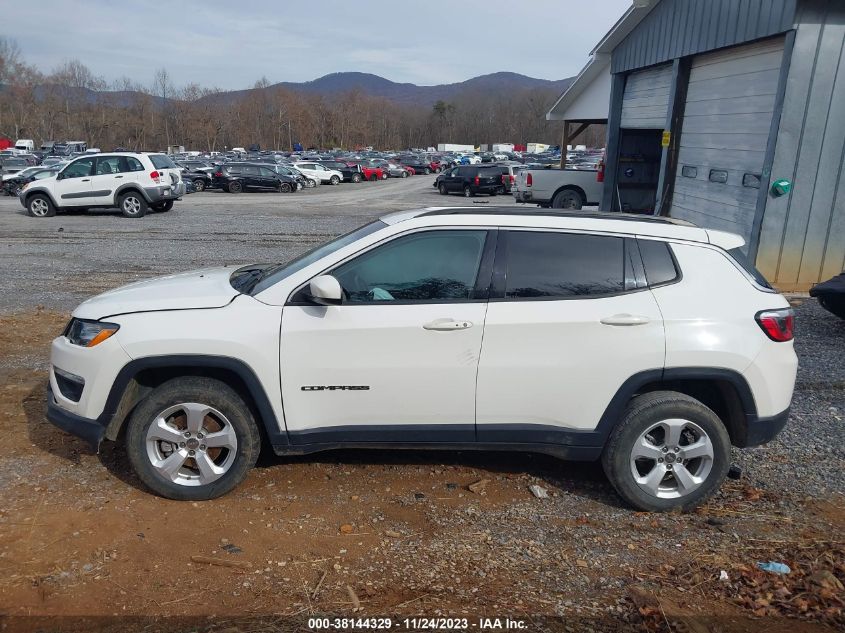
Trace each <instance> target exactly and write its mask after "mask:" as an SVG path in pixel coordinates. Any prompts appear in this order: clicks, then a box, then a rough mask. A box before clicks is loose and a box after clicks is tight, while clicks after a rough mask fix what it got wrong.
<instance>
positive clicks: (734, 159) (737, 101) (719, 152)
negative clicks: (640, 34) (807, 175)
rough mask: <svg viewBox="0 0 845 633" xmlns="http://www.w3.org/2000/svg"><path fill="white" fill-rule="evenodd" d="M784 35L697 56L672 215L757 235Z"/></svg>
mask: <svg viewBox="0 0 845 633" xmlns="http://www.w3.org/2000/svg"><path fill="white" fill-rule="evenodd" d="M782 58H783V37H778V38H775V39H769V40H765V41H763V42H758V43H755V44H750V45H746V46H736V47H733V48H730V49H726V50H723V51H717V52H715V53H708V54H706V55H699V56H697V57H696V58H694V60H693V63H692V69H691V71H690V79H689V87H688V89H687V100H686V106H685V109H684V118H683V124H682V130H681V138H680V143H679V150H678V164H677V173H676V176H675V191H674V194H673V196H672V205H671V209H670V214H671V215H672V216H673V217H676V218H682V219H685V220H689V221H691V222H694V223H696V224H698V225H700V226H705V227H708V228H714V229H722V230H725V231H731V232H733V233H739V234H740V235H742V236H743V237H745V240H746V242H747V241H748V239H749V237H750V235H751V226H752V224H753V221H754V210H755V207H756V205H757V194H758V192H759V189H760V187H761V186H763V187H765V186H766V184H765V183H766V181H767V179H766V178H762V171H763V161H764V156H765V154H766V144H767V143H768V140H769V127H770V125H771V121H772V111H773V109H774V104H775V95H776V93H777V88H778V78H779V75H780V67H781V63H782Z"/></svg>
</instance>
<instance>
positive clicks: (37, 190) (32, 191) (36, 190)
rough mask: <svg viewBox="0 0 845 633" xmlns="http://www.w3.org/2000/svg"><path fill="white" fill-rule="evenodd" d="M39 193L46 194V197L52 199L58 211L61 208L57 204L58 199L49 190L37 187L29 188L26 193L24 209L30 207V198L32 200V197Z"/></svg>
mask: <svg viewBox="0 0 845 633" xmlns="http://www.w3.org/2000/svg"><path fill="white" fill-rule="evenodd" d="M37 193H41V194H44V195H45V196H47V197H48V198H50V202H52V203H53V207H55V208H56V209H58V208H60V207H61V205H60V204H59V203H57V202H56V199H55V198H54V197H53V194H52V192H51V191H50V190H49V189H46V188H45V187H37V188H27V190H26V191H25V192H24V196H23V206H24V208H26V207H27V206H28V205H29V200H30V198H32V196H34V195H35V194H37Z"/></svg>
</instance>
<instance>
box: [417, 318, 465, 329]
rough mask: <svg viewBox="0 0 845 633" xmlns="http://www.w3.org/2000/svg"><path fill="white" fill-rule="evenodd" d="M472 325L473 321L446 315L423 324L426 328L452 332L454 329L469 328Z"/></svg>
mask: <svg viewBox="0 0 845 633" xmlns="http://www.w3.org/2000/svg"><path fill="white" fill-rule="evenodd" d="M471 327H472V321H456V320H455V319H450V318H449V317H445V318H442V319H434V321H429V322H428V323H426V324H425V325H423V329H424V330H437V331H440V332H451V331H452V330H467V329H469V328H471Z"/></svg>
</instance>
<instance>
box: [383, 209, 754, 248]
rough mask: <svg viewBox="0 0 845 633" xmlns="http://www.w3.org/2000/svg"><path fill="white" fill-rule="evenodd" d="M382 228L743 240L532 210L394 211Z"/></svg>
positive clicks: (678, 226)
mask: <svg viewBox="0 0 845 633" xmlns="http://www.w3.org/2000/svg"><path fill="white" fill-rule="evenodd" d="M379 219H380V220H381V221H382V222H384V223H385V224H389V225H393V224H398V223H399V222H408V221H411V220H414V224H416V225H419V226H424V225H437V226H459V225H460V226H467V225H470V226H473V225H479V226H490V224H491V223H492V224H495V225H497V226H512V227H520V228H547V229H572V230H581V231H600V232H602V233H621V234H625V235H640V236H643V237H656V238H664V239H677V240H685V241H690V242H701V243H704V244H714V245H716V246H719V247H721V248H724V249H726V250H729V249H733V248H739V247H741V246H742V245H744V244H745V240H744V239H743V238H742V237H741V236H739V235H736V234H735V233H728V232H725V231H715V230H712V229H703V228H700V227H698V226H696V225H694V224H692V223H691V222H686V221H684V220H678V219H675V218H666V217H655V216H643V215H634V214H627V213H600V212H597V213H589V212H586V213H585V212H566V211H555V210H548V211H546V210H534V209H530V208H529V209H525V208H519V207H491V208H488V209H484V210H480V209H473V208H471V207H427V208H424V209H413V210H410V211H397V212H395V213H389V214H387V215H384V216H382V217H381V218H379Z"/></svg>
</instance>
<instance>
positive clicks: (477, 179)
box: [475, 176, 481, 186]
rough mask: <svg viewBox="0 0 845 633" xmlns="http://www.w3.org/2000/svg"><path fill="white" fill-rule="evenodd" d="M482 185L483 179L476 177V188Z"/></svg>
mask: <svg viewBox="0 0 845 633" xmlns="http://www.w3.org/2000/svg"><path fill="white" fill-rule="evenodd" d="M480 184H481V178H479V177H478V176H476V177H475V185H476V186H478V185H480Z"/></svg>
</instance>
